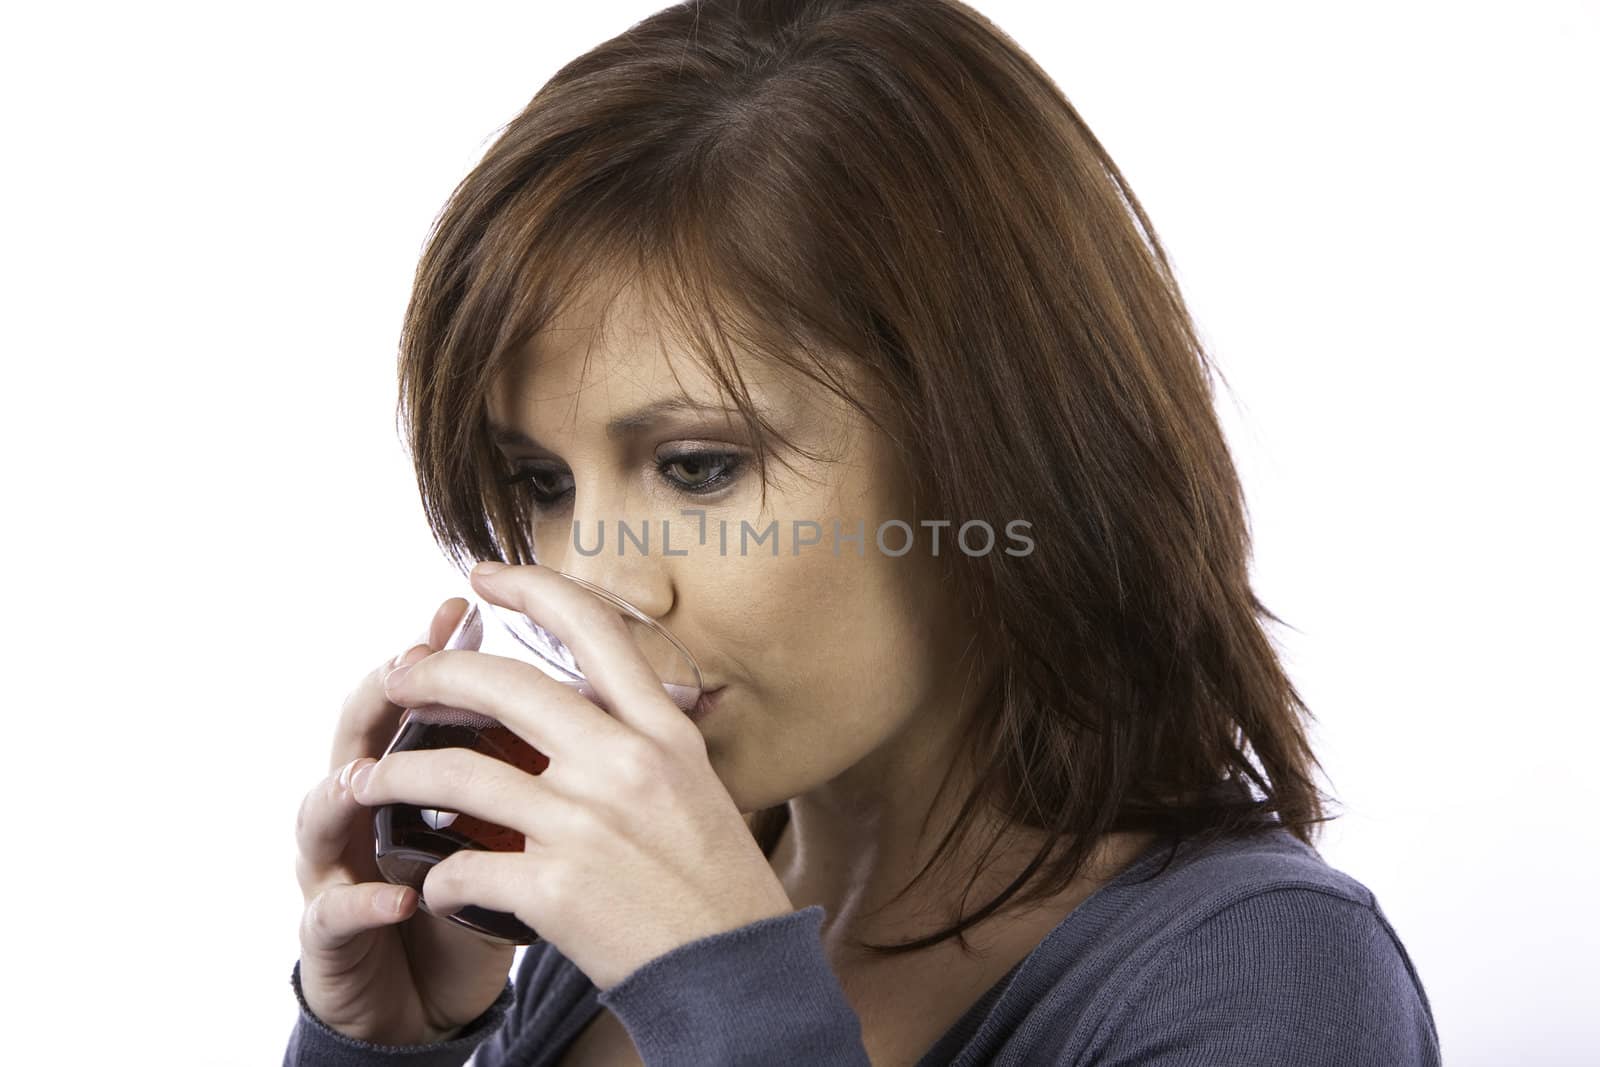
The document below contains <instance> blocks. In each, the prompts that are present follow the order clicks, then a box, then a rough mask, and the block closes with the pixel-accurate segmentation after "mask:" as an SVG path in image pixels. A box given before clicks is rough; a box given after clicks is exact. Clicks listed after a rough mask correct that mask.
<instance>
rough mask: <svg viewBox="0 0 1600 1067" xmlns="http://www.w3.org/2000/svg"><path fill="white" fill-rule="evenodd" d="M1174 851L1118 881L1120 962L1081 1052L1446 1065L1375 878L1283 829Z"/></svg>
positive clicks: (1112, 1060)
mask: <svg viewBox="0 0 1600 1067" xmlns="http://www.w3.org/2000/svg"><path fill="white" fill-rule="evenodd" d="M1165 858H1166V857H1165V855H1162V856H1160V857H1157V858H1155V859H1154V860H1152V859H1151V858H1150V857H1149V856H1148V855H1147V856H1146V857H1144V858H1142V859H1141V861H1140V863H1138V864H1135V867H1137V868H1139V869H1138V870H1134V869H1132V868H1130V870H1129V871H1128V872H1125V874H1126V875H1129V876H1130V877H1128V878H1127V879H1126V880H1125V881H1124V880H1121V879H1119V882H1122V883H1123V884H1122V885H1121V886H1120V888H1121V889H1122V890H1123V893H1124V894H1125V895H1124V897H1123V898H1122V903H1123V905H1124V907H1123V910H1122V912H1121V914H1120V915H1119V916H1118V921H1117V922H1115V923H1113V924H1112V928H1114V929H1116V930H1117V931H1118V933H1119V934H1120V936H1121V937H1122V938H1123V939H1124V941H1123V945H1122V951H1121V960H1122V964H1121V965H1120V966H1119V967H1117V972H1118V973H1117V974H1116V978H1117V980H1116V981H1115V982H1113V983H1112V985H1113V986H1114V987H1115V990H1116V992H1115V993H1114V994H1113V995H1112V996H1111V997H1109V998H1107V999H1106V1000H1105V1001H1103V1002H1102V1004H1101V1007H1102V1009H1103V1014H1100V1017H1099V1019H1098V1020H1097V1022H1098V1025H1097V1026H1095V1027H1094V1030H1095V1039H1094V1041H1093V1043H1092V1046H1091V1047H1090V1048H1087V1049H1085V1052H1086V1053H1087V1055H1086V1056H1085V1057H1084V1060H1083V1062H1092V1063H1097V1064H1121V1063H1130V1064H1131V1063H1156V1064H1166V1063H1173V1064H1177V1063H1212V1062H1228V1063H1238V1064H1250V1063H1307V1064H1311V1063H1329V1064H1334V1063H1337V1064H1367V1063H1372V1064H1378V1063H1385V1064H1436V1063H1438V1060H1439V1052H1438V1038H1437V1032H1436V1031H1435V1029H1434V1024H1433V1018H1432V1011H1431V1008H1430V1006H1429V1004H1428V1000H1427V995H1426V993H1425V992H1424V990H1423V987H1422V983H1421V981H1420V979H1419V978H1418V976H1417V973H1416V971H1415V969H1414V967H1413V966H1412V963H1411V960H1410V957H1409V955H1408V954H1407V953H1406V950H1405V947H1404V946H1403V944H1402V943H1401V941H1400V939H1399V937H1398V936H1397V935H1396V933H1395V931H1394V929H1393V928H1392V927H1391V926H1390V924H1389V922H1388V919H1387V918H1386V917H1385V916H1384V914H1383V911H1382V909H1381V907H1379V905H1378V901H1377V899H1376V898H1375V897H1374V895H1373V893H1372V892H1371V890H1369V889H1368V888H1367V887H1366V886H1365V885H1363V884H1362V883H1361V882H1359V881H1358V880H1356V879H1355V878H1353V877H1351V876H1350V875H1348V874H1346V873H1344V872H1342V871H1340V870H1337V869H1335V868H1333V867H1331V866H1330V865H1329V864H1328V863H1327V862H1326V861H1325V860H1324V859H1323V858H1322V856H1321V855H1320V854H1319V853H1318V852H1317V851H1316V850H1315V849H1314V848H1312V847H1311V846H1309V845H1306V844H1305V843H1303V842H1301V841H1299V840H1298V839H1296V838H1295V837H1293V836H1292V835H1290V834H1289V833H1287V832H1285V831H1282V830H1275V831H1272V832H1270V833H1267V834H1263V835H1249V836H1243V837H1235V838H1226V839H1223V840H1220V841H1214V842H1210V843H1207V844H1204V845H1201V846H1198V847H1189V848H1180V849H1179V850H1178V852H1177V853H1176V854H1175V855H1174V856H1173V857H1172V861H1171V863H1169V864H1166V865H1165V867H1163V865H1162V862H1161V861H1162V860H1164V859H1165ZM1164 1050H1165V1051H1164Z"/></svg>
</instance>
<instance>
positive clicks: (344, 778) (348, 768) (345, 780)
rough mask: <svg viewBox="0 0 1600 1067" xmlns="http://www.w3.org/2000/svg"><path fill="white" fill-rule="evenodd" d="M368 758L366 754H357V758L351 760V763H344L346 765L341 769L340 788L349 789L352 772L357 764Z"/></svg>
mask: <svg viewBox="0 0 1600 1067" xmlns="http://www.w3.org/2000/svg"><path fill="white" fill-rule="evenodd" d="M366 758H367V757H365V756H357V757H356V758H355V759H353V760H351V761H350V762H349V763H346V764H345V765H344V767H343V768H342V769H341V770H340V771H339V788H340V789H344V790H348V789H349V788H350V775H351V773H352V772H354V771H355V769H356V765H357V764H359V763H360V762H361V761H362V760H364V759H366Z"/></svg>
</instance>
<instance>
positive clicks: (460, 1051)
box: [283, 962, 515, 1067]
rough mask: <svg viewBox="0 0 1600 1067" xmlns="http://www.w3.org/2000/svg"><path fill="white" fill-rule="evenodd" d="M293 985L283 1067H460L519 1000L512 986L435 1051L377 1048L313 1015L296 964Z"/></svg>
mask: <svg viewBox="0 0 1600 1067" xmlns="http://www.w3.org/2000/svg"><path fill="white" fill-rule="evenodd" d="M289 984H290V985H291V986H292V987H293V988H294V996H295V1000H297V1001H298V1002H299V1004H300V1018H299V1019H298V1020H296V1022H295V1026H294V1030H293V1031H292V1032H291V1033H290V1035H289V1048H288V1051H287V1052H285V1053H284V1056H283V1067H390V1065H393V1067H461V1065H462V1064H463V1063H465V1062H466V1061H467V1058H468V1057H469V1056H471V1055H472V1053H473V1050H474V1049H477V1048H478V1046H479V1045H480V1044H481V1043H483V1042H484V1040H485V1039H486V1038H488V1037H490V1036H491V1035H494V1034H496V1033H497V1032H498V1031H500V1030H501V1029H502V1028H503V1027H504V1026H505V1025H506V1018H507V1015H508V1014H509V1013H510V1010H511V1005H512V1000H513V998H514V996H515V990H514V988H513V986H512V983H511V982H510V981H509V980H508V981H507V982H506V987H505V988H504V989H502V990H501V991H500V996H499V997H497V998H495V1002H494V1003H493V1004H491V1005H489V1008H488V1010H487V1011H485V1012H484V1013H483V1014H482V1015H480V1016H478V1017H477V1018H476V1019H474V1020H472V1022H470V1023H468V1024H467V1025H466V1027H464V1028H463V1029H462V1031H461V1033H459V1034H457V1035H456V1036H455V1037H453V1038H451V1039H450V1040H449V1041H440V1042H437V1043H436V1044H432V1045H379V1044H374V1043H373V1042H371V1041H362V1040H359V1039H357V1038H353V1037H347V1036H345V1035H344V1034H341V1033H339V1031H337V1030H334V1029H332V1028H331V1027H329V1026H328V1024H326V1023H324V1022H323V1021H322V1020H321V1019H319V1018H317V1017H316V1015H314V1014H313V1013H312V1011H311V1008H310V1007H309V1006H308V1005H307V1004H306V998H305V993H304V991H302V990H301V988H300V964H299V963H298V962H296V963H295V965H294V971H293V972H292V973H291V974H290V976H289ZM492 1044H493V1047H494V1048H495V1049H503V1048H504V1047H505V1046H504V1044H503V1043H492ZM483 1051H484V1052H485V1053H489V1052H490V1048H489V1047H485V1049H484V1050H483ZM474 1062H475V1067H502V1061H501V1059H500V1058H499V1055H498V1053H496V1054H495V1055H493V1056H492V1057H490V1058H485V1056H483V1055H480V1056H479V1057H478V1058H477V1060H476V1061H474Z"/></svg>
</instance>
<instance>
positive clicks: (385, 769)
mask: <svg viewBox="0 0 1600 1067" xmlns="http://www.w3.org/2000/svg"><path fill="white" fill-rule="evenodd" d="M442 654H443V653H441V655H442ZM354 793H355V796H356V797H358V798H359V800H360V803H361V804H362V805H364V806H365V807H368V808H372V807H377V806H379V805H381V804H395V803H400V804H414V805H416V806H418V807H422V808H436V809H438V810H441V811H457V812H461V813H463V814H466V815H471V816H474V817H476V818H479V819H483V820H485V821H486V822H492V823H496V824H498V825H500V826H504V827H506V828H507V829H511V830H516V831H518V832H520V833H521V834H522V835H523V836H524V837H526V838H528V839H530V840H532V841H535V842H546V841H548V840H550V839H551V836H550V835H551V834H552V832H553V831H555V832H558V831H559V830H560V829H561V828H563V827H565V826H566V825H568V824H569V823H571V822H572V821H573V819H574V813H575V811H576V810H578V809H576V808H575V805H574V804H573V803H572V802H571V801H569V800H567V799H566V798H564V797H561V796H560V795H558V794H556V793H554V792H553V791H552V790H550V789H549V788H548V787H547V786H545V785H544V784H543V783H542V782H540V781H539V779H538V778H537V777H535V776H534V775H531V774H524V773H523V772H522V771H520V770H518V769H517V768H515V767H513V766H511V765H510V764H509V763H505V762H503V761H502V760H499V759H496V758H495V757H493V756H489V755H485V754H484V753H482V752H475V751H473V750H471V749H466V748H439V749H419V750H416V751H411V752H391V753H389V754H388V755H387V756H385V757H383V759H381V760H379V761H378V762H377V763H374V764H372V765H371V769H370V770H368V771H367V772H366V774H365V776H364V778H362V779H360V780H357V781H355V783H354Z"/></svg>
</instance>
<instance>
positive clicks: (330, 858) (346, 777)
mask: <svg viewBox="0 0 1600 1067" xmlns="http://www.w3.org/2000/svg"><path fill="white" fill-rule="evenodd" d="M372 763H373V760H372V759H370V758H368V757H365V756H363V757H360V758H358V759H354V760H351V761H350V762H349V763H346V764H345V765H344V766H343V767H342V768H340V770H339V772H338V773H336V774H330V775H328V777H326V778H324V779H323V780H322V781H320V782H318V783H317V784H316V785H314V786H312V787H311V789H310V790H309V791H307V793H306V795H305V799H304V800H302V801H301V802H300V814H299V816H298V818H296V820H295V827H294V836H295V845H296V847H297V848H298V849H299V852H300V856H299V860H300V862H299V864H298V866H297V874H298V876H299V878H300V890H301V892H303V893H308V894H309V893H311V892H313V891H314V890H315V889H316V887H317V886H319V885H320V884H321V883H322V882H323V881H324V880H325V878H326V875H327V871H328V869H329V868H332V867H334V866H335V865H336V864H338V862H339V861H340V859H341V858H342V857H343V856H344V854H345V850H346V849H348V848H349V847H350V840H351V836H352V834H353V833H354V832H355V829H356V823H357V822H358V821H360V822H363V823H365V822H368V821H370V820H371V818H372V815H371V812H370V811H369V810H368V809H367V808H365V807H363V806H362V805H361V804H360V803H359V802H358V801H357V800H356V799H355V797H354V796H352V795H351V794H350V775H351V774H352V773H353V772H354V771H355V770H357V769H358V768H360V767H361V766H363V765H371V764H372ZM362 836H363V838H365V837H366V836H368V835H367V834H365V833H363V835H362Z"/></svg>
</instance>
